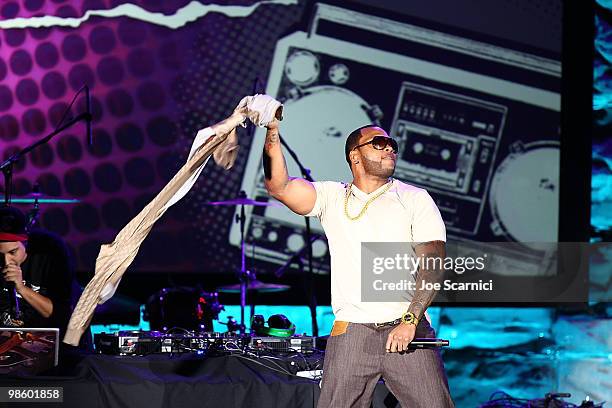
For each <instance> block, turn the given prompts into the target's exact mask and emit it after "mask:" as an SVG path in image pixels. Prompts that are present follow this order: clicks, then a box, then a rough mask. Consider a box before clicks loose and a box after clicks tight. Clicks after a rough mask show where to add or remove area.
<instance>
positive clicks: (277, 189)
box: [263, 119, 317, 215]
mask: <svg viewBox="0 0 612 408" xmlns="http://www.w3.org/2000/svg"><path fill="white" fill-rule="evenodd" d="M267 129H268V130H267V132H266V141H265V144H264V149H263V166H264V174H265V184H266V190H268V194H270V195H271V196H272V197H274V198H276V199H277V200H278V201H280V202H281V203H283V204H285V205H286V206H287V207H288V208H289V209H290V210H291V211H293V212H295V213H297V214H300V215H306V214H308V213H309V212H310V211H312V209H313V207H314V205H315V202H316V199H317V192H316V190H315V188H314V186H313V185H312V184H311V183H310V182H309V181H307V180H304V179H301V178H295V177H289V174H288V172H287V163H286V162H285V157H284V156H283V151H282V148H281V143H280V136H279V130H278V121H277V120H276V119H274V120H273V121H272V122H270V123H269V124H268V126H267Z"/></svg>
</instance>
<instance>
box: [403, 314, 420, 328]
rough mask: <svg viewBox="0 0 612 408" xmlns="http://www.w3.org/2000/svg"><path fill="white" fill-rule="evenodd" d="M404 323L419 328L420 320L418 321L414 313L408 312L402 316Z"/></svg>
mask: <svg viewBox="0 0 612 408" xmlns="http://www.w3.org/2000/svg"><path fill="white" fill-rule="evenodd" d="M402 323H406V324H414V325H415V326H418V324H419V319H417V317H416V315H415V314H414V313H412V312H406V313H404V314H403V315H402Z"/></svg>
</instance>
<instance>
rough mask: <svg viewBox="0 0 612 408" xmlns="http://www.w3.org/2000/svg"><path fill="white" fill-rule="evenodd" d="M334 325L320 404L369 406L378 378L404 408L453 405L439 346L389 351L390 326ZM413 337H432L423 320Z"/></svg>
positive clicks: (437, 407) (326, 357)
mask: <svg viewBox="0 0 612 408" xmlns="http://www.w3.org/2000/svg"><path fill="white" fill-rule="evenodd" d="M345 324H346V323H345ZM335 329H336V330H332V334H333V335H330V336H329V338H328V340H327V347H326V349H325V362H324V364H323V382H322V384H321V395H320V397H319V403H318V405H317V407H318V408H328V407H334V408H336V407H363V408H369V407H370V404H371V403H372V395H373V392H374V387H375V386H376V383H377V382H378V380H379V378H380V377H382V378H383V379H384V381H385V384H386V386H387V388H389V391H391V392H392V393H393V395H395V397H396V398H397V399H398V401H399V402H400V404H401V406H402V407H403V408H415V407H422V408H449V407H450V408H452V407H454V404H453V401H452V399H451V397H450V393H449V390H448V382H447V380H446V375H445V373H444V365H443V363H442V358H441V357H440V353H439V351H438V350H422V349H421V350H414V351H409V352H407V353H403V354H399V353H387V352H386V351H385V344H386V342H387V336H388V335H389V332H390V331H391V330H392V329H393V327H383V328H376V327H375V326H374V325H373V324H360V323H348V326H347V327H346V331H344V329H343V328H342V329H341V330H337V325H336V326H335ZM415 337H416V338H434V337H435V331H434V329H433V328H432V327H431V326H430V325H429V322H427V320H426V319H422V321H421V322H419V325H418V327H417V331H416V335H415Z"/></svg>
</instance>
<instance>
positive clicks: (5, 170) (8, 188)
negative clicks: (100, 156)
mask: <svg viewBox="0 0 612 408" xmlns="http://www.w3.org/2000/svg"><path fill="white" fill-rule="evenodd" d="M84 89H85V93H86V97H87V101H86V110H87V111H86V112H85V113H81V114H80V115H78V116H77V117H75V118H73V119H71V120H69V121H68V122H66V123H65V124H64V125H62V126H58V127H57V128H56V129H55V130H54V131H53V132H51V133H50V134H48V135H47V136H45V137H43V138H42V139H40V140H38V141H36V142H34V143H32V144H31V145H29V146H27V147H25V148H23V149H21V150H20V151H18V152H17V153H15V154H13V155H12V156H10V157H9V158H8V159H6V160H4V161H3V162H2V163H0V171H2V174H3V175H4V205H6V206H9V205H11V196H12V194H13V166H14V165H15V163H17V162H18V161H19V160H20V159H21V158H23V157H24V156H25V155H27V154H28V153H30V152H31V151H32V150H34V149H36V148H37V147H39V146H42V145H44V144H46V143H49V141H50V140H51V139H53V138H54V137H55V136H57V135H58V134H60V133H61V132H63V131H64V130H66V129H68V128H69V127H71V126H72V125H74V124H75V123H78V122H80V121H82V120H84V121H86V122H87V135H88V139H89V141H90V143H91V121H92V115H91V105H90V101H89V87H87V86H84ZM79 92H80V91H79ZM77 95H78V92H77ZM75 98H76V95H75ZM73 102H74V99H73ZM60 123H61V122H60ZM37 213H38V200H36V203H35V214H36V215H37ZM11 295H12V300H11V303H12V304H13V307H14V309H15V318H17V319H19V318H20V317H21V309H20V307H19V298H18V297H17V290H16V289H15V285H12V293H11Z"/></svg>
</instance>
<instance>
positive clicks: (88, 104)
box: [83, 85, 93, 146]
mask: <svg viewBox="0 0 612 408" xmlns="http://www.w3.org/2000/svg"><path fill="white" fill-rule="evenodd" d="M83 87H84V88H85V110H86V111H87V116H86V118H85V122H86V123H87V139H88V140H89V145H90V146H91V145H92V144H93V136H92V134H91V121H92V120H93V115H92V114H91V99H90V97H89V87H88V86H87V85H84V86H83Z"/></svg>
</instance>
